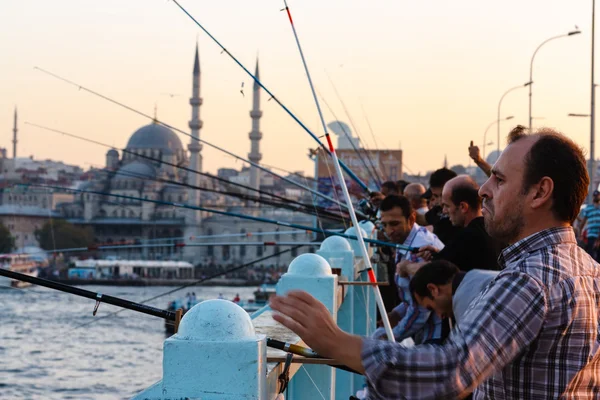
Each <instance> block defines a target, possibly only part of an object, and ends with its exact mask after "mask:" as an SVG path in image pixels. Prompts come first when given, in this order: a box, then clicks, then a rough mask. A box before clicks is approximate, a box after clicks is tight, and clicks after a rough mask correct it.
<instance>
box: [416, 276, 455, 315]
mask: <svg viewBox="0 0 600 400" xmlns="http://www.w3.org/2000/svg"><path fill="white" fill-rule="evenodd" d="M445 286H449V285H444V286H438V285H434V284H433V283H430V284H429V285H427V288H428V289H429V291H430V292H431V297H421V296H419V295H418V294H416V293H415V300H417V303H419V305H420V306H422V307H425V308H427V309H428V310H431V311H433V312H435V313H436V314H437V315H438V316H439V317H440V318H447V317H450V316H452V289H451V288H450V287H445Z"/></svg>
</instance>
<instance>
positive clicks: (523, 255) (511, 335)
mask: <svg viewBox="0 0 600 400" xmlns="http://www.w3.org/2000/svg"><path fill="white" fill-rule="evenodd" d="M499 262H500V265H501V267H503V268H504V269H503V270H502V271H501V272H500V273H499V274H498V277H497V278H496V279H494V280H493V281H492V282H491V283H490V284H489V285H488V286H487V288H485V289H484V290H483V292H482V293H481V294H480V296H479V297H477V298H475V300H474V301H473V302H472V303H471V305H470V306H469V308H468V309H467V311H466V312H465V314H464V317H463V319H462V320H461V321H460V322H459V324H458V328H455V329H454V330H453V331H452V333H451V335H450V337H449V338H448V340H447V341H446V342H445V344H444V345H443V346H416V347H413V348H406V347H403V346H401V345H399V344H394V343H389V342H384V341H380V340H373V339H364V341H363V348H362V362H363V366H364V367H365V370H366V373H365V374H366V376H367V378H368V381H369V385H370V390H369V395H370V398H371V399H405V398H407V399H416V398H418V399H442V398H443V399H445V398H456V397H457V396H459V395H465V394H466V393H468V392H469V391H472V390H473V389H475V388H476V389H475V393H474V398H475V399H558V398H561V399H577V400H579V399H600V324H599V321H598V320H599V318H600V268H599V265H598V264H597V263H596V262H595V261H594V260H592V259H591V258H590V257H589V256H588V255H587V254H586V253H585V251H584V250H582V249H581V248H579V247H578V246H577V243H576V241H575V235H574V234H573V231H572V229H571V228H552V229H547V230H544V231H541V232H538V233H535V234H533V235H531V236H529V237H527V238H525V239H523V240H521V241H519V242H517V243H515V244H513V245H512V246H509V247H507V248H506V249H505V250H504V251H503V252H502V254H501V255H500V259H499Z"/></svg>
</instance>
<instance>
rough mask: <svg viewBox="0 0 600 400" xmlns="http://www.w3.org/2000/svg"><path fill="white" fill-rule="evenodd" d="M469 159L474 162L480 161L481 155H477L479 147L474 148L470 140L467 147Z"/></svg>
mask: <svg viewBox="0 0 600 400" xmlns="http://www.w3.org/2000/svg"><path fill="white" fill-rule="evenodd" d="M469 157H471V158H472V159H473V161H475V162H478V161H480V160H481V154H479V147H477V146H475V145H474V144H473V141H472V140H471V145H470V146H469Z"/></svg>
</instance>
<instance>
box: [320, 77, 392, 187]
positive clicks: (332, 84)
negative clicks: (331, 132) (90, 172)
mask: <svg viewBox="0 0 600 400" xmlns="http://www.w3.org/2000/svg"><path fill="white" fill-rule="evenodd" d="M325 74H326V75H327V79H329V83H330V84H331V86H332V87H333V91H334V93H335V95H336V97H337V98H338V100H339V101H340V104H341V105H342V108H343V109H344V113H346V116H347V117H348V120H350V125H352V129H354V132H356V136H358V140H359V141H360V142H362V138H361V137H360V132H359V131H358V129H356V126H355V125H354V120H353V119H352V117H351V116H350V112H349V111H348V108H347V107H346V103H345V102H344V100H343V99H342V96H340V93H339V92H338V90H337V88H336V86H335V84H334V83H333V80H332V79H331V77H330V76H329V74H328V73H327V71H326V72H325ZM342 129H343V128H342ZM363 143H364V144H365V147H366V142H363ZM363 152H364V154H365V156H366V157H367V159H368V160H369V162H370V163H371V168H372V169H373V171H374V172H375V175H376V176H377V179H378V180H379V187H381V186H382V185H383V181H382V180H381V177H380V176H379V173H378V172H377V168H376V167H375V163H374V162H373V159H372V158H371V155H370V154H369V152H368V151H367V150H366V149H363Z"/></svg>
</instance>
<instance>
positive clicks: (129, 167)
mask: <svg viewBox="0 0 600 400" xmlns="http://www.w3.org/2000/svg"><path fill="white" fill-rule="evenodd" d="M141 178H148V179H154V178H156V171H155V170H154V168H153V167H152V166H151V165H149V164H146V163H145V162H142V161H133V162H130V163H129V164H126V165H124V166H122V167H121V168H119V170H118V171H117V174H116V175H115V179H118V180H124V179H141Z"/></svg>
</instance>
